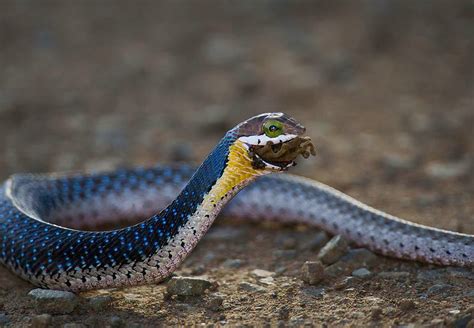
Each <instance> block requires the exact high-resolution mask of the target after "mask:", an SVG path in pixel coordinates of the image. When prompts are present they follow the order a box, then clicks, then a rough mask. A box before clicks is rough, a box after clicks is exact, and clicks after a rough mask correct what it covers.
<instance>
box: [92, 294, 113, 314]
mask: <svg viewBox="0 0 474 328" xmlns="http://www.w3.org/2000/svg"><path fill="white" fill-rule="evenodd" d="M112 301H113V298H112V297H111V296H109V295H98V296H94V297H91V298H90V299H89V307H90V308H91V309H92V310H94V311H97V312H98V311H102V310H104V309H106V308H107V307H108V306H109V305H110V303H112Z"/></svg>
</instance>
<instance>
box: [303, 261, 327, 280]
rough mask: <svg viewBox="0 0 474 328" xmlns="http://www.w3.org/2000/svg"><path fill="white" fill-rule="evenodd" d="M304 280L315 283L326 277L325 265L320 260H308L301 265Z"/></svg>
mask: <svg viewBox="0 0 474 328" xmlns="http://www.w3.org/2000/svg"><path fill="white" fill-rule="evenodd" d="M301 278H302V280H303V281H304V282H305V283H307V284H310V285H315V284H317V283H319V282H320V281H322V280H323V279H324V267H323V265H322V263H321V262H319V261H314V262H313V261H306V262H305V263H304V264H303V266H302V267H301Z"/></svg>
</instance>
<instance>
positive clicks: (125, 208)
mask: <svg viewBox="0 0 474 328" xmlns="http://www.w3.org/2000/svg"><path fill="white" fill-rule="evenodd" d="M305 132H306V130H305V128H304V127H303V125H301V124H300V123H299V122H298V121H296V120H295V119H294V118H292V117H290V116H289V115H287V114H284V113H264V114H261V115H257V116H254V117H252V118H250V119H248V120H246V121H244V122H242V123H240V124H238V125H236V126H235V127H234V128H232V129H231V130H229V131H228V132H227V133H226V134H225V135H224V137H223V138H222V139H221V140H220V141H219V142H218V143H217V145H216V146H215V148H214V149H213V150H212V151H211V152H210V154H209V155H208V156H207V158H206V159H205V160H204V161H203V162H202V164H201V165H200V166H199V167H198V168H194V167H192V166H191V165H187V164H174V165H173V164H172V165H156V166H153V167H149V168H143V167H138V168H128V169H118V170H116V171H111V172H102V173H66V174H62V173H57V174H16V175H13V176H11V177H10V178H9V179H8V180H7V181H6V182H5V183H3V184H2V185H1V187H0V262H1V263H2V264H3V265H4V266H6V267H7V268H8V269H10V270H11V271H12V272H13V273H14V274H16V275H17V276H19V277H21V278H23V279H25V280H27V281H29V282H30V283H32V284H33V285H36V286H38V287H40V288H45V289H54V290H65V291H72V292H82V291H87V290H93V289H101V288H112V287H126V286H134V285H140V284H150V283H158V282H161V281H163V280H165V279H166V278H167V277H169V276H170V275H171V274H172V273H173V272H174V271H175V270H176V268H177V267H178V266H179V265H180V263H182V262H183V260H184V259H185V258H186V257H187V255H189V254H190V253H191V251H192V250H193V248H194V247H195V246H196V244H197V243H198V241H199V240H200V239H201V238H202V237H203V236H204V235H205V233H206V232H207V231H208V229H209V228H210V226H211V224H212V223H213V222H214V220H215V219H216V217H217V216H218V215H219V214H222V215H225V216H229V217H235V218H239V219H243V220H252V221H265V220H266V221H275V222H288V223H304V224H307V225H310V226H314V227H317V228H320V229H324V230H326V231H328V232H329V233H331V234H333V235H341V236H343V237H344V238H346V239H348V240H349V241H350V242H352V243H353V244H354V245H357V246H360V247H365V248H367V249H370V250H371V251H373V252H375V253H378V254H382V255H385V256H389V257H394V258H398V259H405V260H415V261H419V262H425V263H432V264H438V265H448V266H464V267H473V264H474V236H473V235H468V234H462V233H457V232H452V231H446V230H441V229H436V228H432V227H428V226H423V225H420V224H415V223H412V222H409V221H406V220H402V219H400V218H397V217H395V216H392V215H389V214H386V213H384V212H382V211H379V210H377V209H374V208H372V207H369V206H368V205H365V204H363V203H361V202H359V201H357V200H355V199H353V198H351V197H350V196H348V195H346V194H344V193H342V192H340V191H337V190H336V189H333V188H331V187H329V186H327V185H324V184H322V183H320V182H317V181H314V180H311V179H308V178H304V177H301V176H295V175H290V174H286V173H285V174H277V173H282V172H284V171H287V170H288V169H289V168H291V167H292V166H294V165H295V164H296V158H297V157H298V156H302V157H304V158H308V157H309V156H311V155H315V147H314V145H313V143H312V141H311V139H310V138H309V137H308V136H305V135H304V134H305ZM240 191H241V192H240ZM234 196H235V197H234ZM119 223H122V224H124V226H123V227H121V228H116V229H113V230H103V229H102V230H101V229H98V227H100V226H108V225H114V224H115V225H117V224H119Z"/></svg>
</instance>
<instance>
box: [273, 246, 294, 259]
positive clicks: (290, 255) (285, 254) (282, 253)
mask: <svg viewBox="0 0 474 328" xmlns="http://www.w3.org/2000/svg"><path fill="white" fill-rule="evenodd" d="M273 257H275V258H277V259H289V260H292V259H294V258H295V257H296V250H294V249H277V250H275V251H273Z"/></svg>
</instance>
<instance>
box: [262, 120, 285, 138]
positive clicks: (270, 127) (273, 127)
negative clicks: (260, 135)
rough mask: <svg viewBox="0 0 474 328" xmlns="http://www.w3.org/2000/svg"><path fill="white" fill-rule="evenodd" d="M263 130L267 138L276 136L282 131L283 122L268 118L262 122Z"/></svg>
mask: <svg viewBox="0 0 474 328" xmlns="http://www.w3.org/2000/svg"><path fill="white" fill-rule="evenodd" d="M263 131H264V132H265V134H266V136H267V137H269V138H276V137H278V136H279V135H281V134H282V133H283V124H281V123H280V122H279V121H275V120H270V121H266V122H265V123H264V124H263Z"/></svg>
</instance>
